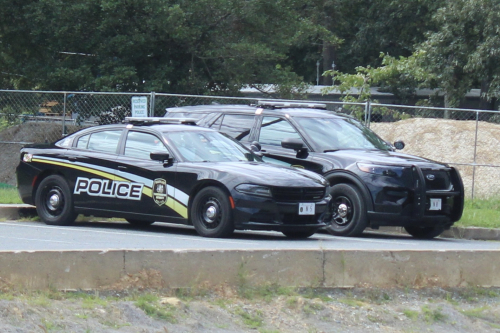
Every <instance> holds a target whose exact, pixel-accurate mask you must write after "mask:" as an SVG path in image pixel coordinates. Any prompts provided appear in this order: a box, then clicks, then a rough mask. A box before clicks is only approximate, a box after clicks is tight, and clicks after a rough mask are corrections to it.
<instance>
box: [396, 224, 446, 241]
mask: <svg viewBox="0 0 500 333" xmlns="http://www.w3.org/2000/svg"><path fill="white" fill-rule="evenodd" d="M405 230H406V232H407V233H409V234H410V235H412V236H413V237H414V238H418V239H432V238H434V237H437V236H439V235H441V233H442V232H443V231H444V228H443V227H411V226H409V227H405Z"/></svg>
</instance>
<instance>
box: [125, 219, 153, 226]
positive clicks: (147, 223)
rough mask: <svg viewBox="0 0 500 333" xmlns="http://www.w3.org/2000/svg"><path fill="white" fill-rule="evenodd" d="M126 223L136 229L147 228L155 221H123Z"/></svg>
mask: <svg viewBox="0 0 500 333" xmlns="http://www.w3.org/2000/svg"><path fill="white" fill-rule="evenodd" d="M125 220H126V221H127V222H128V223H130V224H131V225H133V226H136V227H147V226H150V225H151V224H153V223H155V221H148V220H136V219H125Z"/></svg>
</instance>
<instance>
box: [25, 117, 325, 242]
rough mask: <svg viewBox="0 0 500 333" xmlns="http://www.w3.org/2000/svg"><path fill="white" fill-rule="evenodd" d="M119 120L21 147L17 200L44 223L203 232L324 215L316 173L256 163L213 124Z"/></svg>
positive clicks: (320, 222) (292, 229)
mask: <svg viewBox="0 0 500 333" xmlns="http://www.w3.org/2000/svg"><path fill="white" fill-rule="evenodd" d="M127 122H128V123H125V124H116V125H102V126H95V127H91V128H87V129H84V130H81V131H79V132H76V133H74V134H71V135H69V136H67V137H65V138H63V139H61V140H59V141H57V142H55V143H54V144H51V145H46V146H36V145H34V146H28V147H25V148H23V149H22V150H21V156H20V158H21V160H20V163H19V165H18V166H17V169H16V174H17V184H18V190H19V194H20V196H21V198H22V200H23V202H25V203H28V204H34V205H36V209H37V212H38V214H39V216H40V218H41V219H42V220H43V221H44V222H45V223H47V224H54V225H68V224H71V223H72V222H74V220H75V218H76V216H77V214H80V213H81V214H86V215H94V216H102V217H121V218H125V219H126V220H127V221H128V222H129V223H131V224H133V225H137V226H147V225H150V224H152V223H154V222H155V221H163V222H173V223H180V224H188V225H193V226H194V227H195V229H196V231H197V232H198V233H199V234H200V235H202V236H206V237H225V236H228V235H230V234H231V233H232V232H233V230H234V229H253V230H276V231H281V232H282V233H283V234H285V235H286V236H288V237H295V238H305V237H309V236H310V235H312V234H314V233H315V231H317V229H318V228H321V227H324V226H325V225H326V224H325V222H329V221H330V220H331V214H330V195H329V190H328V186H329V184H328V182H327V181H326V180H325V179H324V178H323V177H322V176H320V175H318V174H316V173H314V172H310V171H307V170H297V169H293V168H288V167H280V166H274V165H270V164H268V163H263V162H262V161H261V158H260V157H258V156H256V155H255V154H254V153H252V152H251V151H250V150H248V149H247V148H245V147H244V146H243V145H241V144H240V143H238V142H237V141H235V140H234V139H232V138H229V137H227V136H225V135H223V134H221V133H219V132H217V131H215V130H211V129H207V128H203V127H198V126H192V125H187V124H172V123H171V121H166V120H165V119H163V118H156V119H155V118H139V119H138V118H128V119H127ZM178 122H180V121H178Z"/></svg>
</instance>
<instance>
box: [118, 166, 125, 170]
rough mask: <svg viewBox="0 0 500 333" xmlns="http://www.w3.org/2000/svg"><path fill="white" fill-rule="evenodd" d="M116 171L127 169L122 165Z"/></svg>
mask: <svg viewBox="0 0 500 333" xmlns="http://www.w3.org/2000/svg"><path fill="white" fill-rule="evenodd" d="M118 170H127V167H126V166H124V165H119V166H118Z"/></svg>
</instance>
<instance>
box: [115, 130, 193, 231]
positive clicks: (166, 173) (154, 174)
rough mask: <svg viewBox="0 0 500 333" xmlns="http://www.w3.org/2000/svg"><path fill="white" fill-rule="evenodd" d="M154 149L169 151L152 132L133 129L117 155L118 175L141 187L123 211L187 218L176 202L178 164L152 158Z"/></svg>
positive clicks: (150, 217)
mask: <svg viewBox="0 0 500 333" xmlns="http://www.w3.org/2000/svg"><path fill="white" fill-rule="evenodd" d="M152 152H157V153H158V152H163V153H169V151H168V149H167V148H166V147H165V145H164V144H163V142H162V140H161V139H160V138H159V137H157V136H156V135H154V134H152V133H146V132H142V131H137V130H130V131H128V133H127V134H126V141H125V145H124V148H123V152H122V154H120V155H119V156H118V159H117V162H118V171H117V173H116V176H117V177H118V178H125V179H128V180H129V181H130V182H131V183H133V184H138V185H139V186H142V191H141V194H140V198H139V200H134V201H129V202H126V201H122V202H121V208H120V210H121V211H124V212H129V213H132V214H133V215H131V216H130V218H136V219H144V220H150V221H154V220H158V219H161V218H163V219H164V218H165V217H168V218H174V219H175V218H178V217H182V218H185V217H187V216H184V215H186V214H184V212H179V211H178V209H177V206H176V205H175V188H173V187H172V186H171V185H170V184H171V183H173V182H174V179H175V174H176V166H175V165H170V166H169V165H164V163H163V162H161V161H154V160H152V159H151V158H150V153H152Z"/></svg>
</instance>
